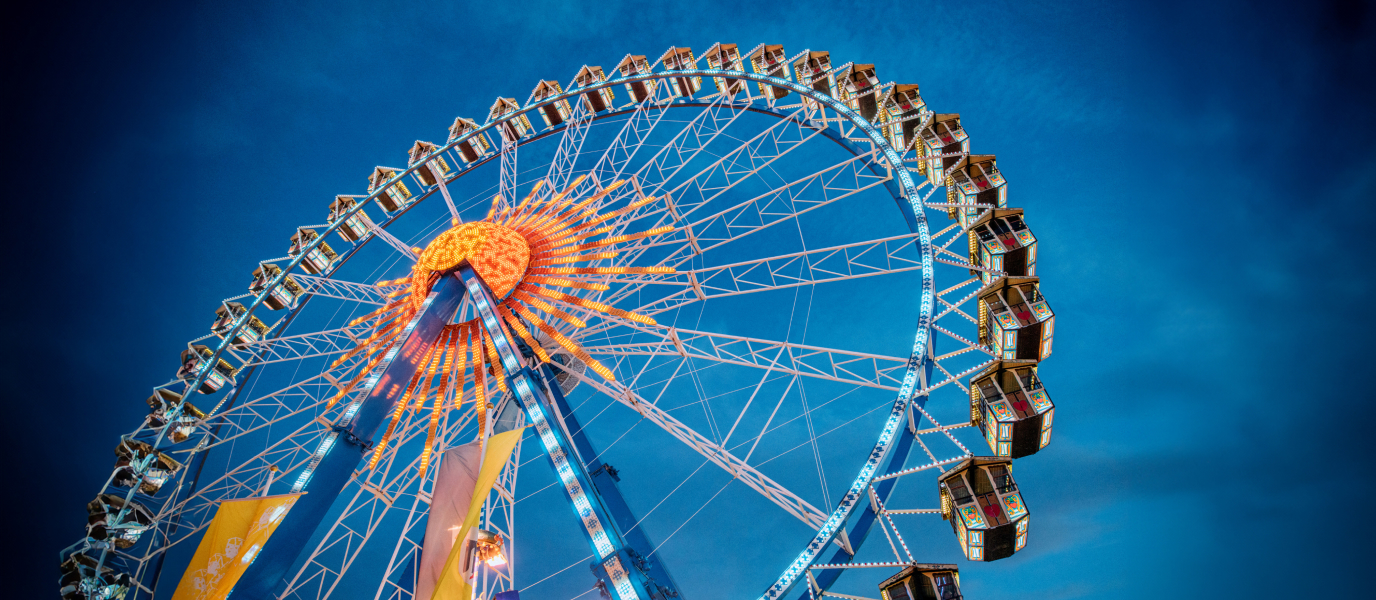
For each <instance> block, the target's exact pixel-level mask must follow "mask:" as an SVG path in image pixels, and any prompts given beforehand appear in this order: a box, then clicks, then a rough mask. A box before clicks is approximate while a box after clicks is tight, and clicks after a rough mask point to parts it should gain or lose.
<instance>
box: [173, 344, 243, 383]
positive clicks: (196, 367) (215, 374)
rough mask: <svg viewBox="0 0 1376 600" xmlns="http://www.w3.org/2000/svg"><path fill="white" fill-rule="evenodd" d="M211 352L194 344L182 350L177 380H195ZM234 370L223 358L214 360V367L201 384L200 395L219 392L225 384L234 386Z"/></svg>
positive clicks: (208, 359)
mask: <svg viewBox="0 0 1376 600" xmlns="http://www.w3.org/2000/svg"><path fill="white" fill-rule="evenodd" d="M211 354H213V352H211V351H210V348H207V347H205V346H202V345H200V344H195V345H193V346H191V347H190V348H187V349H186V350H182V366H181V368H180V369H177V379H179V380H181V381H191V380H192V379H195V378H196V374H197V373H199V372H200V371H201V368H202V366H203V365H205V364H206V363H207V362H209V361H210V355H211ZM235 372H236V369H235V368H234V367H232V366H230V364H229V361H227V360H225V359H223V358H217V359H215V367H214V368H212V369H211V370H210V374H209V375H207V376H206V378H205V381H204V382H202V383H201V387H200V389H199V390H197V391H199V392H200V393H202V394H214V393H215V392H218V391H220V388H222V387H224V386H225V384H229V385H231V386H233V385H234V374H235Z"/></svg>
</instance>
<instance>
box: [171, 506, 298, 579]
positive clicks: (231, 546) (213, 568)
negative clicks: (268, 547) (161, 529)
mask: <svg viewBox="0 0 1376 600" xmlns="http://www.w3.org/2000/svg"><path fill="white" fill-rule="evenodd" d="M300 497H301V494H285V495H281V496H263V497H259V498H245V499H243V500H230V501H227V502H223V503H221V504H220V509H219V510H218V511H216V512H215V518H214V519H212V520H211V521H210V526H208V527H206V530H205V537H203V538H201V545H200V546H197V547H196V555H195V556H193V557H191V564H190V565H187V567H186V573H185V574H183V575H182V580H181V583H179V584H177V591H176V592H175V593H173V594H172V600H224V598H225V597H226V596H228V595H229V592H230V591H231V590H233V589H234V585H235V584H237V583H239V578H240V577H242V576H243V575H244V571H245V570H247V569H248V566H249V565H251V564H253V559H254V558H256V557H257V556H258V553H259V552H260V551H262V549H263V544H266V543H267V542H268V538H269V537H271V536H272V532H273V531H276V530H277V525H278V524H279V523H281V522H282V518H283V517H285V516H286V515H287V511H289V510H291V507H292V506H293V505H295V504H296V499H297V498H300Z"/></svg>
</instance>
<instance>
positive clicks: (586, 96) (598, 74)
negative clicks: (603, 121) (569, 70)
mask: <svg viewBox="0 0 1376 600" xmlns="http://www.w3.org/2000/svg"><path fill="white" fill-rule="evenodd" d="M606 80H607V75H606V74H605V73H603V72H602V67H589V66H587V65H583V68H581V69H579V70H578V74H577V75H574V76H573V84H574V85H576V86H578V87H580V88H584V87H592V86H595V85H597V84H599V83H602V82H603V81H606ZM580 98H582V100H583V108H585V109H587V111H588V112H591V113H600V112H602V111H604V110H607V109H609V108H612V107H613V106H615V105H614V104H612V101H613V100H615V99H616V94H613V93H612V88H611V87H609V86H604V87H600V88H597V89H595V90H589V91H587V92H584V93H583V95H582V96H580Z"/></svg>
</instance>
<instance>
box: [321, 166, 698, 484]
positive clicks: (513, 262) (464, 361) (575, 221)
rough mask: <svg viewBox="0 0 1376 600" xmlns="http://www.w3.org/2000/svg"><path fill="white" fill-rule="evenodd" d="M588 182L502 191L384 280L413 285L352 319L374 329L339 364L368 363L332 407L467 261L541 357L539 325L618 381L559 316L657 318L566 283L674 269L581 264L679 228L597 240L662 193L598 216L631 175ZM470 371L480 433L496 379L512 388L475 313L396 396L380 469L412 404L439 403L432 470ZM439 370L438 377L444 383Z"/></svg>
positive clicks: (504, 320)
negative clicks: (512, 201)
mask: <svg viewBox="0 0 1376 600" xmlns="http://www.w3.org/2000/svg"><path fill="white" fill-rule="evenodd" d="M583 179H584V178H583V177H579V178H578V179H576V180H574V181H573V183H571V184H570V185H569V186H568V188H566V189H564V190H563V191H561V192H559V193H557V194H552V195H550V196H549V197H548V198H547V199H543V200H541V199H536V198H535V196H536V194H537V192H538V191H539V190H540V188H541V186H542V184H543V183H544V182H543V181H542V182H539V183H537V184H536V185H535V187H534V188H533V189H532V190H531V192H530V194H529V195H528V196H526V198H525V199H524V200H523V201H522V202H521V203H520V204H519V205H517V206H515V207H508V208H504V209H499V204H500V197H499V198H494V199H493V204H492V210H490V211H489V212H488V215H487V218H486V219H484V220H482V221H474V222H469V223H462V224H460V223H457V222H456V223H455V224H454V226H453V227H451V228H450V229H448V230H447V231H445V232H443V233H441V234H440V235H439V236H438V237H436V238H435V239H434V240H433V241H431V242H430V244H429V245H428V246H426V247H425V248H424V249H423V250H420V252H419V257H418V259H417V261H416V264H415V266H414V267H413V268H412V271H411V275H410V276H409V277H405V278H402V279H397V280H393V281H382V282H379V283H378V285H399V284H403V283H404V284H406V287H405V288H403V289H400V290H397V291H395V292H393V293H391V294H390V295H389V297H390V298H393V299H392V300H391V302H390V303H389V304H387V305H386V306H383V307H382V308H380V309H378V310H376V311H374V312H373V313H371V314H368V315H365V316H363V317H360V318H358V319H355V320H354V321H353V322H352V323H350V325H358V324H361V323H371V326H372V328H373V333H372V334H371V335H370V336H368V337H367V338H364V339H363V341H362V342H360V343H359V344H358V346H357V347H355V348H354V349H352V350H350V351H349V352H347V353H345V354H344V355H343V356H341V357H340V358H339V359H338V360H336V361H335V363H334V365H332V367H334V366H338V365H340V364H342V363H344V362H345V361H347V360H349V359H351V358H353V357H355V356H358V355H359V354H363V355H364V357H365V358H364V360H363V361H362V364H363V368H362V369H360V370H359V371H358V373H357V375H356V376H355V377H354V378H353V379H351V380H350V381H349V382H348V384H346V385H345V386H343V387H342V388H341V389H340V391H339V393H338V394H337V395H336V396H335V397H334V398H333V399H331V400H330V402H329V404H330V405H331V406H333V405H334V404H335V403H336V402H338V401H339V400H340V399H341V398H343V397H344V396H346V395H348V394H349V392H351V391H353V389H354V388H355V387H357V385H358V384H359V382H361V381H362V380H363V378H364V377H365V376H366V374H367V373H369V372H370V371H372V370H373V368H375V367H376V366H377V364H378V363H379V362H380V361H381V360H382V357H383V356H385V355H386V354H387V350H388V349H390V348H391V347H392V346H393V345H395V344H397V343H398V342H400V341H401V340H400V339H399V336H400V335H401V333H402V331H403V329H404V326H405V324H406V323H407V322H409V321H410V320H411V319H412V318H413V317H414V316H415V315H416V313H417V312H418V311H419V310H420V308H421V306H422V305H423V304H424V301H425V298H426V297H427V296H428V295H429V294H430V289H431V288H432V287H433V286H434V285H435V282H437V281H439V279H440V278H441V277H445V276H450V274H451V273H453V271H455V270H456V269H458V268H459V267H460V266H461V265H463V264H468V265H469V266H471V267H472V268H473V270H474V271H476V272H477V273H478V274H479V275H480V276H481V277H482V279H483V281H484V282H486V283H487V285H488V287H489V288H490V289H491V291H492V294H493V296H494V299H495V300H496V301H497V306H496V309H497V318H498V322H499V324H500V325H501V326H502V327H503V329H505V331H504V332H503V333H504V334H505V335H507V336H508V337H509V338H513V339H520V340H521V341H523V342H524V343H525V344H526V345H527V346H528V347H530V348H531V349H532V350H533V351H534V352H535V355H536V357H537V358H538V359H539V360H540V361H541V362H550V360H551V358H550V355H549V352H548V351H547V350H546V349H545V348H543V347H541V345H540V344H539V343H538V342H537V341H536V339H535V331H538V332H540V334H543V335H544V336H545V337H546V338H547V339H549V340H551V341H553V343H555V344H558V345H559V347H561V348H562V349H563V350H564V351H566V352H568V353H569V354H571V355H573V356H575V357H577V358H578V359H579V360H581V361H583V362H584V363H586V364H587V366H588V368H590V369H592V370H593V372H595V373H597V374H598V375H600V376H601V377H603V378H604V379H607V380H609V381H615V379H616V378H615V376H614V375H613V374H612V372H611V370H610V369H608V368H606V367H605V366H603V365H602V364H601V363H599V362H597V361H596V360H594V359H593V358H592V356H590V355H589V354H588V353H587V351H586V350H584V349H583V348H582V347H581V346H579V345H578V343H577V342H575V341H573V340H572V339H569V338H568V336H565V335H564V334H563V333H561V332H560V331H559V330H558V329H557V328H556V327H555V326H554V325H553V324H551V321H552V320H557V321H562V322H563V323H566V324H568V325H571V326H573V327H575V328H581V327H586V326H587V323H586V321H585V320H584V318H582V317H579V316H577V315H576V314H573V313H577V312H580V311H581V312H583V313H585V314H591V313H596V314H599V315H603V316H606V317H611V318H618V319H625V320H628V321H632V322H635V323H640V324H644V325H654V324H655V321H654V319H652V318H650V317H648V316H645V315H641V314H638V313H635V312H631V311H626V310H621V309H617V308H613V307H611V306H608V305H606V304H603V303H601V302H595V301H592V300H589V299H586V298H582V297H580V296H577V295H575V294H572V293H567V292H566V291H562V290H591V291H605V290H607V289H609V288H608V286H607V285H606V284H605V283H601V282H599V281H598V279H600V277H599V276H606V275H627V274H661V273H673V272H674V270H673V269H672V268H669V267H626V266H619V265H615V263H614V262H613V264H612V266H602V267H587V266H585V267H579V266H575V265H576V264H577V263H586V262H593V261H615V259H616V257H617V256H618V254H619V252H618V251H617V250H616V248H615V246H617V245H618V244H623V243H626V242H630V241H634V240H640V239H644V238H648V237H653V236H657V235H664V234H667V233H670V232H672V231H674V228H673V227H657V228H654V229H650V230H648V231H644V232H641V233H636V234H618V235H612V236H608V237H604V238H601V239H593V238H597V237H598V236H601V235H603V234H606V233H609V232H612V231H614V230H615V229H616V227H615V226H614V223H615V221H613V225H603V223H606V222H607V221H610V220H612V219H615V218H617V217H620V216H623V215H625V214H627V213H630V212H631V211H634V210H636V209H638V208H641V207H643V206H646V205H649V204H652V203H653V202H655V201H656V199H655V198H653V197H645V198H640V199H637V200H635V201H633V202H631V203H630V204H628V205H626V206H625V207H624V208H622V209H620V210H616V211H611V212H607V213H603V214H598V213H597V210H596V208H595V207H596V205H597V204H598V202H599V201H601V200H602V199H603V198H605V197H606V196H607V195H608V194H609V193H611V192H612V191H614V190H616V189H617V188H619V187H621V186H622V185H623V184H625V183H626V182H625V181H617V182H614V183H612V184H611V185H609V186H607V187H606V188H604V189H603V190H601V191H599V192H597V193H594V194H589V195H587V197H585V198H579V197H577V195H573V196H571V192H572V191H573V190H575V189H577V188H578V186H579V184H580V183H582V181H583ZM469 368H471V369H472V376H471V379H472V381H473V385H474V390H473V396H472V404H473V407H472V409H471V410H474V411H475V412H476V413H477V415H476V416H477V418H478V422H479V427H480V429H479V432H480V433H479V435H481V432H482V429H481V428H482V427H483V426H484V425H483V424H484V423H485V421H486V418H485V417H486V413H487V411H488V410H489V409H490V408H491V407H492V405H491V404H490V403H489V402H488V397H489V394H490V392H489V390H488V383H489V382H491V383H493V384H494V385H495V386H496V387H497V388H498V389H499V390H501V391H505V389H506V380H505V374H504V373H503V370H502V366H501V361H499V360H498V356H497V349H496V346H495V345H493V343H492V336H491V335H489V333H488V332H487V331H485V330H484V329H483V327H482V325H481V324H480V323H479V322H478V320H477V319H473V320H469V321H465V322H462V323H454V324H450V325H447V326H446V327H445V328H444V330H443V331H442V332H441V333H440V334H439V335H438V336H437V337H436V339H434V340H432V341H431V343H430V346H429V348H428V349H427V351H426V352H425V354H424V357H423V358H422V359H421V362H420V363H419V365H418V367H417V369H416V373H415V375H414V376H413V377H412V378H411V380H410V382H408V385H407V386H406V388H405V390H406V391H405V393H404V394H403V396H402V398H401V399H400V400H398V402H397V406H396V408H395V410H394V411H393V413H392V419H391V423H389V424H388V426H387V429H386V433H384V434H383V439H382V441H381V442H379V443H378V445H377V447H376V448H375V449H374V450H373V453H372V457H371V458H370V460H369V467H370V468H371V467H373V466H375V465H376V464H377V462H378V460H380V459H381V458H382V454H383V451H384V450H385V449H386V448H387V446H388V441H389V439H390V437H391V435H392V433H393V432H394V431H395V429H396V425H397V423H398V422H399V421H400V419H401V417H402V415H403V414H404V413H405V412H406V408H407V407H408V406H410V407H412V409H413V411H420V410H422V408H423V407H424V406H425V405H426V404H427V402H430V403H431V413H430V423H429V433H428V439H427V441H426V444H425V450H424V451H423V453H422V455H421V463H420V469H421V473H422V474H424V472H425V470H426V468H427V467H428V465H429V463H430V452H431V448H432V447H433V446H434V437H435V433H436V428H437V424H438V422H439V419H440V417H441V416H442V414H443V413H444V412H445V411H446V410H448V409H450V408H459V407H461V406H462V403H463V395H464V389H463V388H464V382H465V381H466V380H467V379H469V377H467V370H468V369H469ZM437 377H438V381H435V379H436V378H437ZM446 398H452V401H451V402H448V403H446Z"/></svg>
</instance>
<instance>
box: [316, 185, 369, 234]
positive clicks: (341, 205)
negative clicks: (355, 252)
mask: <svg viewBox="0 0 1376 600" xmlns="http://www.w3.org/2000/svg"><path fill="white" fill-rule="evenodd" d="M355 206H358V201H357V200H355V199H354V198H353V197H352V196H335V197H334V202H331V203H330V216H329V217H328V218H327V219H326V222H327V223H329V224H330V225H334V224H335V222H336V221H339V220H340V219H344V215H346V214H348V212H349V211H350V210H352V209H353V207H355ZM372 223H373V220H372V219H369V218H368V213H366V212H363V210H362V209H360V210H359V211H358V212H356V213H354V214H353V215H352V216H350V217H348V218H347V219H344V225H342V226H340V228H339V229H336V230H335V231H337V232H339V237H342V238H344V241H346V242H357V241H359V240H361V239H363V238H366V237H368V236H369V235H371V234H372Z"/></svg>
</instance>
